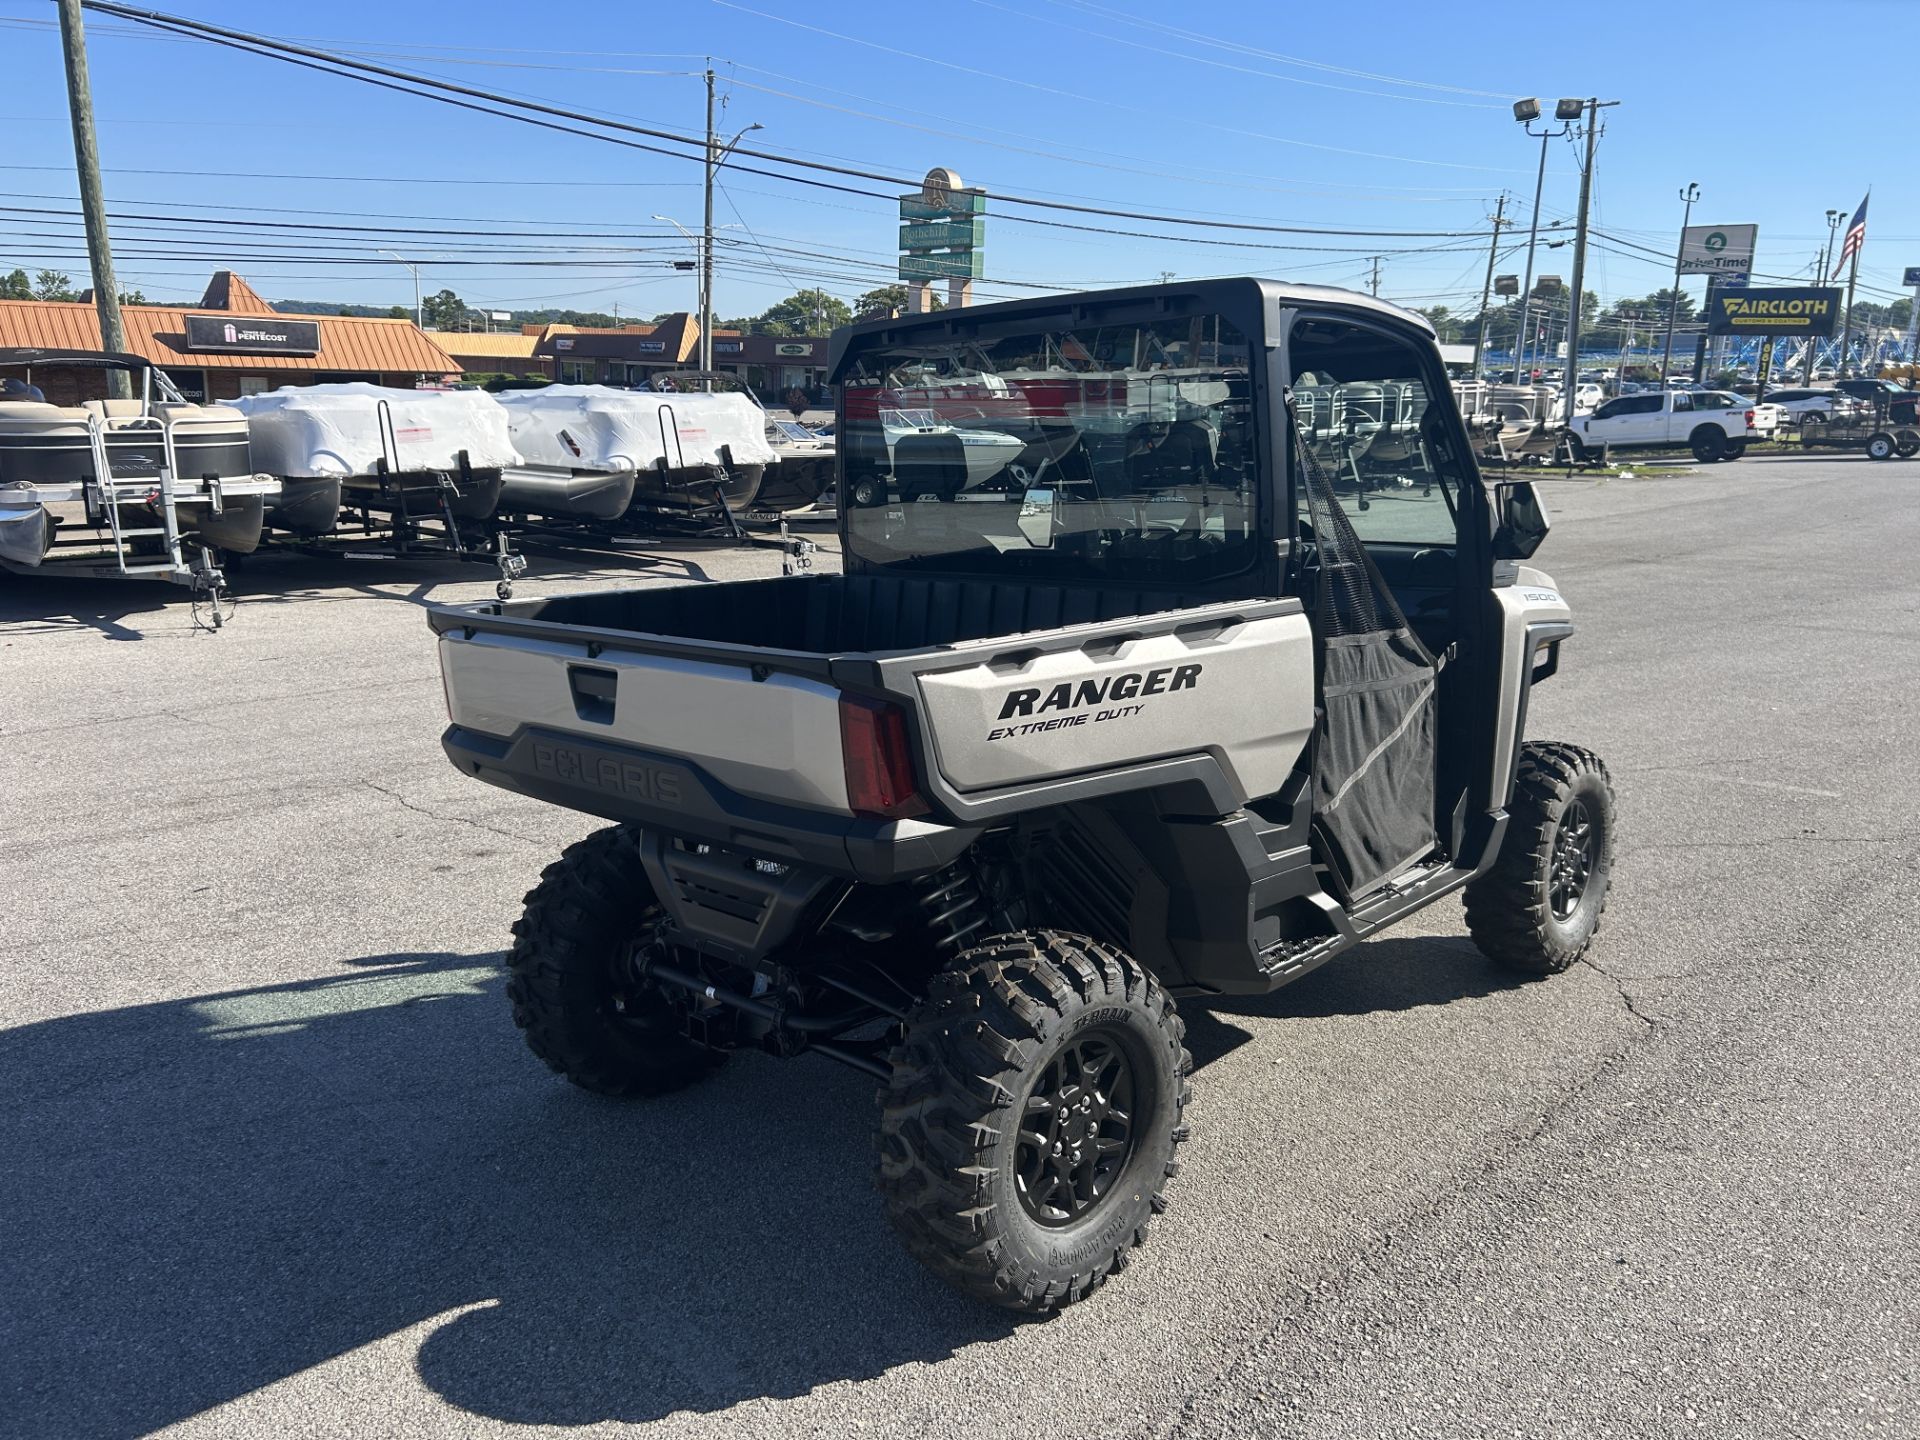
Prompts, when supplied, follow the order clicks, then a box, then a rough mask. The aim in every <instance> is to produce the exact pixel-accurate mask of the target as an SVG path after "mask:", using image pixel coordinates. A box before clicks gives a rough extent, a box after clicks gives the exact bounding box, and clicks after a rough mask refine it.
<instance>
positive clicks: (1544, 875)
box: [1466, 743, 1613, 975]
mask: <svg viewBox="0 0 1920 1440" xmlns="http://www.w3.org/2000/svg"><path fill="white" fill-rule="evenodd" d="M1507 812H1508V816H1509V818H1508V821H1507V834H1506V838H1505V840H1503V841H1502V842H1501V845H1500V856H1499V858H1498V859H1497V860H1495V861H1494V863H1493V868H1492V869H1490V870H1488V871H1487V872H1486V874H1484V875H1482V876H1481V877H1480V878H1479V879H1477V880H1475V881H1474V882H1473V883H1472V884H1471V885H1469V886H1468V887H1467V895H1466V900H1467V931H1468V933H1469V934H1470V935H1472V936H1473V943H1474V944H1475V945H1477V946H1479V947H1480V952H1481V953H1482V954H1483V955H1485V956H1486V957H1487V958H1488V959H1489V960H1492V961H1493V962H1495V963H1496V964H1499V965H1504V966H1506V967H1507V968H1508V969H1510V970H1518V971H1521V972H1522V973H1524V974H1528V975H1554V974H1558V973H1559V972H1560V971H1562V970H1565V969H1566V968H1567V967H1568V966H1570V965H1572V964H1573V963H1574V962H1575V961H1576V960H1578V959H1579V958H1580V957H1581V956H1583V955H1585V954H1586V953H1587V949H1588V947H1589V946H1590V945H1592V943H1593V937H1594V936H1595V935H1596V934H1597V933H1598V932H1599V929H1600V917H1601V915H1602V914H1604V913H1605V911H1606V908H1607V891H1608V888H1609V885H1610V883H1611V881H1612V878H1613V783H1612V781H1611V780H1610V779H1609V778H1608V776H1607V767H1606V766H1605V765H1604V764H1602V763H1601V760H1600V757H1599V756H1598V755H1595V754H1594V753H1593V752H1592V751H1591V750H1583V749H1581V748H1580V747H1578V746H1576V745H1559V744H1552V743H1529V744H1528V745H1526V746H1525V748H1523V749H1522V750H1521V752H1520V773H1519V775H1518V777H1517V778H1516V779H1515V782H1514V787H1513V799H1512V801H1511V802H1510V803H1509V804H1508V806H1507Z"/></svg>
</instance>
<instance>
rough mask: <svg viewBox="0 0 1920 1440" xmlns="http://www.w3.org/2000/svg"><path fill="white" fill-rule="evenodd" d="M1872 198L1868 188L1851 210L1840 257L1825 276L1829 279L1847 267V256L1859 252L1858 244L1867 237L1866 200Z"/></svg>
mask: <svg viewBox="0 0 1920 1440" xmlns="http://www.w3.org/2000/svg"><path fill="white" fill-rule="evenodd" d="M1872 198H1873V192H1872V191H1871V190H1869V191H1868V192H1867V194H1866V196H1865V197H1864V198H1863V199H1862V200H1861V201H1860V208H1859V209H1858V210H1856V211H1854V212H1853V222H1852V223H1851V224H1849V225H1848V226H1847V238H1846V239H1844V240H1842V241H1841V242H1840V258H1839V260H1837V261H1836V262H1835V263H1834V267H1833V274H1832V275H1829V276H1828V277H1827V278H1828V279H1829V280H1831V279H1833V278H1834V277H1835V276H1837V275H1839V273H1840V272H1841V271H1842V270H1844V269H1846V268H1847V260H1848V259H1849V257H1851V256H1854V255H1858V254H1859V253H1860V246H1861V245H1862V244H1863V243H1864V242H1865V240H1866V238H1867V201H1868V200H1871V199H1872Z"/></svg>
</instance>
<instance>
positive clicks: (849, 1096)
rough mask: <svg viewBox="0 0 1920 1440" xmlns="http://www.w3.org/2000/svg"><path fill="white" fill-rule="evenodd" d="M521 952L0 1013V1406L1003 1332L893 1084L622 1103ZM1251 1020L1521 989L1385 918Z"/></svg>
mask: <svg viewBox="0 0 1920 1440" xmlns="http://www.w3.org/2000/svg"><path fill="white" fill-rule="evenodd" d="M498 958H499V957H498V956H496V955H449V954H431V955H429V954H419V955H388V956H378V957H373V958H370V959H368V960H366V961H364V962H361V963H360V965H359V967H358V969H357V970H356V972H355V973H353V974H350V975H347V976H345V977H340V978H331V979H326V980H319V981H312V982H307V983H302V984H294V985H284V986H275V987H268V988H263V989H257V990H249V991H240V992H233V993H228V994H218V995H207V996H199V997H194V998H190V999H184V1000H178V1001H171V1002H167V1003H161V1004H154V1005H143V1006H135V1007H131V1008H126V1009H120V1010H112V1011H106V1012H102V1013H98V1014H83V1015H73V1016H65V1017H61V1018H57V1019H52V1020H46V1021H41V1022H37V1023H33V1024H28V1025H24V1026H20V1027H18V1028H15V1029H10V1030H6V1031H0V1088H3V1089H4V1092H5V1093H6V1094H7V1095H8V1097H9V1100H10V1102H11V1103H10V1104H9V1105H8V1106H7V1107H6V1108H5V1110H4V1112H0V1155H4V1156H5V1157H6V1163H5V1165H4V1166H0V1217H4V1224H0V1276H3V1277H4V1281H3V1282H0V1288H3V1289H4V1293H5V1295H6V1297H7V1299H6V1304H5V1306H4V1308H3V1309H0V1415H5V1416H6V1417H7V1423H6V1426H5V1429H6V1433H7V1434H8V1436H9V1437H43V1436H44V1437H62V1440H64V1437H68V1436H73V1435H89V1436H120V1435H136V1434H144V1433H147V1432H149V1431H151V1430H154V1429H157V1428H159V1427H161V1426H164V1425H167V1424H169V1423H171V1422H174V1421H178V1420H180V1419H183V1418H185V1417H187V1416H190V1415H194V1414H197V1413H199V1412H201V1411H203V1410H206V1409H208V1408H209V1407H211V1406H215V1405H219V1404H221V1403H222V1402H224V1401H228V1400H231V1399H235V1398H237V1397H240V1396H243V1395H246V1394H248V1393H250V1392H252V1391H255V1390H258V1389H260V1388H262V1387H264V1386H268V1385H271V1384H273V1383H274V1382H276V1381H279V1380H282V1379H284V1378H286V1377H288V1376H292V1375H295V1374H297V1373H299V1372H301V1371H304V1370H307V1369H309V1368H310V1367H312V1366H315V1365H318V1364H321V1363H323V1362H325V1361H327V1360H329V1359H331V1358H333V1357H336V1356H340V1355H343V1354H345V1353H347V1352H349V1351H352V1350H355V1349H357V1348H359V1347H362V1346H366V1345H370V1344H374V1343H376V1342H379V1341H382V1340H384V1339H386V1338H387V1337H389V1336H392V1335H395V1334H396V1333H397V1332H400V1331H403V1330H406V1329H408V1328H409V1327H414V1326H426V1327H428V1328H427V1329H426V1331H425V1333H424V1335H423V1336H422V1337H421V1338H420V1339H419V1340H418V1344H419V1350H418V1356H417V1362H416V1363H417V1366H418V1371H419V1374H420V1377H421V1379H422V1380H423V1382H424V1383H425V1384H426V1385H427V1386H428V1387H429V1388H430V1389H432V1390H433V1391H434V1392H436V1393H437V1394H439V1395H440V1396H442V1397H444V1398H445V1399H446V1400H447V1401H449V1402H450V1403H452V1404H454V1405H456V1406H458V1407H460V1408H462V1409H464V1410H466V1411H468V1412H471V1413H475V1414H479V1415H484V1416H489V1417H493V1418H496V1419H501V1420H508V1421H519V1422H526V1423H537V1424H545V1425H569V1426H577V1425H586V1424H590V1423H594V1422H597V1421H607V1420H612V1421H622V1422H628V1423H637V1422H644V1421H649V1420H654V1419H658V1418H662V1417H665V1416H668V1415H672V1414H674V1413H676V1412H679V1411H693V1412H700V1413H712V1412H723V1411H726V1410H728V1409H730V1408H732V1407H734V1406H736V1405H739V1404H742V1403H744V1402H748V1401H752V1400H755V1399H760V1398H769V1397H770V1398H776V1399H778V1398H788V1397H793V1396H799V1395H804V1394H806V1393H808V1392H810V1391H812V1390H814V1389H816V1388H818V1387H820V1386H822V1385H827V1384H831V1383H834V1382H837V1381H847V1380H861V1379H867V1378H871V1377H874V1376H877V1375H880V1374H883V1373H885V1372H887V1371H889V1370H892V1369H894V1368H897V1367H898V1366H901V1365H903V1364H908V1363H912V1362H916V1361H917V1362H923V1363H931V1362H937V1361H939V1360H941V1359H944V1358H946V1357H948V1356H951V1355H952V1354H953V1353H954V1352H956V1351H957V1350H959V1349H961V1348H963V1347H966V1346H969V1345H973V1344H976V1343H980V1342H983V1341H992V1340H994V1339H997V1338H1002V1337H1004V1336H1006V1335H1008V1334H1010V1333H1011V1332H1012V1330H1013V1328H1014V1326H1015V1324H1016V1322H1015V1321H1014V1320H1013V1319H1012V1318H1011V1317H1010V1316H1008V1315H1004V1314H1001V1313H999V1312H995V1311H991V1310H988V1309H984V1308H982V1307H979V1306H977V1305H974V1304H972V1303H970V1302H967V1301H965V1300H962V1299H961V1298H960V1297H959V1296H957V1295H955V1294H953V1293H952V1292H950V1291H948V1290H947V1289H946V1288H945V1287H944V1286H942V1285H941V1284H940V1283H939V1282H937V1281H936V1280H934V1279H933V1278H932V1277H931V1276H930V1275H929V1274H927V1273H926V1272H924V1271H923V1270H921V1269H920V1267H919V1266H918V1265H916V1264H915V1263H914V1262H913V1261H912V1260H910V1259H909V1258H908V1257H907V1255H906V1253H905V1251H904V1250H903V1249H902V1247H901V1246H900V1245H899V1244H898V1243H897V1242H896V1240H895V1238H894V1237H893V1235H892V1233H891V1231H890V1230H889V1229H888V1227H887V1225H886V1223H885V1221H884V1219H883V1217H882V1215H881V1213H880V1207H879V1205H878V1203H877V1202H876V1201H875V1199H874V1197H873V1195H872V1193H871V1190H870V1187H869V1183H868V1176H869V1170H870V1166H871V1156H872V1150H871V1142H870V1138H869V1127H870V1124H871V1119H872V1115H873V1109H872V1084H871V1082H870V1081H869V1080H867V1079H865V1078H864V1077H862V1076H859V1075H856V1074H854V1073H852V1072H850V1071H843V1070H841V1069H838V1068H836V1067H834V1066H832V1065H828V1064H822V1063H817V1062H813V1061H806V1060H803V1061H801V1062H799V1063H798V1066H797V1067H795V1068H787V1067H786V1066H785V1065H784V1064H783V1062H779V1061H774V1060H771V1059H768V1058H766V1057H762V1056H759V1055H742V1056H739V1057H736V1058H735V1059H734V1060H733V1061H732V1062H731V1063H730V1064H729V1065H727V1066H726V1067H725V1068H724V1069H723V1070H722V1071H721V1072H720V1073H719V1074H718V1075H717V1076H715V1077H714V1078H713V1079H711V1080H709V1081H708V1082H706V1083H705V1084H703V1085H700V1086H698V1087H695V1088H694V1089H691V1090H688V1091H685V1092H682V1093H680V1094H678V1095H673V1096H668V1097H665V1098H662V1099H658V1100H653V1101H647V1102H639V1103H631V1104H627V1103H617V1102H612V1101H606V1100H602V1099H599V1098H596V1097H593V1096H589V1095H586V1094H583V1093H582V1092H580V1091H578V1090H575V1089H573V1088H572V1087H570V1086H568V1085H566V1084H565V1083H564V1082H562V1081H560V1080H558V1079H556V1078H555V1077H552V1076H550V1075H548V1074H546V1073H545V1072H544V1071H543V1070H542V1069H541V1068H540V1067H539V1065H538V1064H537V1063H536V1062H535V1061H534V1060H533V1059H532V1057H530V1056H529V1055H528V1054H527V1053H526V1051H525V1049H524V1047H523V1046H522V1044H521V1043H520V1038H519V1035H518V1033H517V1032H516V1031H515V1030H514V1029H513V1027H512V1026H511V1024H509V1023H508V1021H507V1016H506V1005H505V1001H504V998H503V996H502V995H501V993H500V990H501V975H500V971H499V968H498ZM1343 958H1344V959H1345V961H1346V963H1345V964H1344V965H1341V966H1338V967H1329V969H1328V970H1326V971H1324V972H1320V973H1319V974H1316V975H1314V976H1310V977H1308V978H1307V979H1305V980H1303V981H1301V982H1300V983H1299V984H1298V985H1297V986H1294V987H1290V988H1289V989H1288V990H1285V991H1282V992H1280V993H1278V994H1276V995H1274V996H1270V997H1264V998H1262V999H1260V1000H1256V1001H1231V1002H1222V1003H1218V1004H1215V1005H1212V1006H1209V1007H1207V1008H1205V1009H1202V1008H1201V1007H1199V1006H1198V1005H1197V1004H1194V1003H1193V1002H1189V1003H1188V1005H1187V1006H1186V1007H1185V1009H1186V1013H1187V1014H1188V1016H1189V1019H1190V1036H1191V1038H1192V1041H1193V1048H1194V1049H1195V1052H1196V1054H1197V1055H1198V1056H1200V1057H1201V1059H1202V1063H1205V1062H1206V1061H1207V1060H1210V1059H1214V1058H1218V1056H1219V1055H1220V1054H1222V1053H1225V1049H1230V1048H1231V1043H1230V1042H1231V1041H1232V1037H1234V1036H1241V1037H1244V1032H1243V1031H1241V1030H1239V1029H1238V1028H1236V1027H1234V1026H1232V1025H1230V1024H1229V1023H1227V1017H1235V1016H1238V1017H1249V1018H1251V1017H1260V1018H1266V1019H1271V1020H1285V1019H1287V1018H1289V1017H1294V1016H1299V1017H1307V1016H1324V1015H1342V1014H1359V1013H1363V1012H1367V1011H1374V1010H1382V1009H1404V1008H1407V1007H1410V1006H1415V1005H1430V1004H1444V1003H1446V1002H1447V1001H1449V1000H1454V999H1459V998H1462V997H1467V996H1475V995H1482V994H1487V993H1490V992H1491V991H1494V990H1497V989H1499V988H1501V987H1502V986H1503V985H1504V984H1505V983H1506V982H1505V981H1504V980H1503V979H1501V978H1500V977H1498V976H1497V975H1496V974H1495V973H1494V972H1492V971H1491V970H1490V969H1488V968H1486V967H1485V966H1484V963H1483V962H1480V961H1479V960H1478V957H1477V956H1472V955H1471V954H1470V953H1463V948H1462V942H1454V941H1448V940H1387V941H1380V942H1375V943H1374V944H1371V945H1368V946H1365V947H1362V949H1361V950H1360V951H1358V952H1356V953H1355V954H1353V955H1350V956H1347V957H1343Z"/></svg>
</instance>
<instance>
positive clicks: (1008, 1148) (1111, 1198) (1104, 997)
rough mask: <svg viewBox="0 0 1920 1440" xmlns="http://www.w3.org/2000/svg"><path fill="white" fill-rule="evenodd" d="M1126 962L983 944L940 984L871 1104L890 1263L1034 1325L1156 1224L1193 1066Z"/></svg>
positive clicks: (1113, 1266) (1095, 948) (1027, 937)
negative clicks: (931, 1276)
mask: <svg viewBox="0 0 1920 1440" xmlns="http://www.w3.org/2000/svg"><path fill="white" fill-rule="evenodd" d="M1184 1039H1185V1027H1184V1026H1183V1025H1182V1024H1181V1022H1180V1017H1179V1016H1178V1015H1177V1014H1176V1013H1175V1011H1174V1007H1173V1001H1172V1000H1171V999H1169V998H1168V997H1167V994H1166V992H1165V991H1164V990H1162V989H1161V988H1160V986H1159V984H1158V983H1157V982H1156V981H1155V980H1154V979H1153V977H1152V976H1151V975H1149V974H1147V972H1146V971H1145V969H1143V968H1142V967H1141V965H1140V964H1139V962H1138V961H1136V960H1134V959H1133V958H1132V957H1131V956H1128V955H1126V954H1125V953H1123V952H1122V951H1120V950H1117V949H1115V948H1113V947H1112V946H1109V945H1102V944H1099V943H1098V942H1096V941H1093V940H1089V939H1087V938H1086V937H1084V936H1080V935H1069V934H1064V933H1061V932H1058V931H1051V930H1042V931H1034V932H1028V933H1025V934H1013V935H1001V936H997V937H995V938H993V939H991V940H988V941H986V942H985V943H983V944H981V945H979V946H977V947H975V948H973V949H971V950H968V951H965V952H964V953H962V954H961V955H959V956H956V957H955V958H954V960H953V961H952V962H951V963H950V964H949V965H948V966H947V968H946V969H945V970H943V971H942V972H941V973H940V974H939V975H938V976H937V977H936V978H935V980H934V982H933V984H932V986H931V987H930V989H929V991H928V994H927V998H926V999H925V1000H924V1001H923V1002H922V1003H921V1004H920V1005H919V1006H918V1007H917V1008H916V1009H915V1010H914V1012H913V1014H912V1015H911V1016H909V1017H908V1019H907V1022H906V1027H905V1030H904V1032H903V1034H902V1037H901V1040H900V1043H899V1045H898V1046H897V1047H896V1048H895V1050H894V1051H893V1054H892V1057H891V1058H892V1064H893V1078H892V1080H891V1081H890V1082H889V1083H888V1085H887V1087H886V1088H885V1089H884V1090H883V1091H882V1092H881V1094H880V1124H879V1130H878V1134H877V1136H876V1144H877V1147H878V1150H879V1162H878V1166H877V1170H876V1175H875V1183H876V1185H877V1186H878V1188H879V1191H880V1194H881V1196H882V1198H883V1200H884V1202H885V1204H886V1210H887V1218H888V1219H889V1220H890V1221H891V1222H892V1223H893V1226H894V1228H895V1229H896V1230H898V1231H899V1232H900V1235H901V1237H902V1238H903V1239H904V1240H905V1241H906V1245H907V1249H908V1250H909V1252H911V1253H912V1254H913V1256H914V1257H915V1258H916V1259H918V1260H919V1261H920V1262H921V1263H922V1264H924V1265H926V1266H927V1268H928V1269H930V1270H932V1271H933V1272H934V1273H935V1274H936V1275H939V1276H940V1277H941V1278H942V1279H943V1280H945V1281H947V1282H948V1283H949V1284H951V1285H953V1286H954V1287H955V1288H956V1289H958V1290H960V1291H961V1292H962V1293H963V1294H966V1295H970V1296H972V1297H974V1298H975V1299H979V1300H984V1301H986V1302H988V1303H990V1304H994V1305H999V1306H1003V1307H1005V1308H1007V1309H1010V1310H1019V1311H1024V1312H1026V1313H1028V1314H1046V1313H1048V1312H1050V1311H1053V1310H1057V1309H1059V1308H1060V1307H1061V1306H1064V1305H1071V1304H1073V1303H1075V1302H1077V1301H1079V1300H1081V1299H1084V1298H1085V1297H1086V1296H1087V1295H1089V1294H1091V1293H1092V1292H1093V1291H1094V1290H1096V1289H1098V1288H1099V1287H1100V1286H1101V1285H1102V1284H1104V1283H1105V1282H1106V1279H1107V1277H1108V1276H1109V1275H1111V1274H1112V1273H1113V1272H1115V1271H1117V1270H1120V1269H1122V1268H1124V1267H1125V1265H1126V1263H1127V1260H1128V1256H1129V1252H1130V1251H1131V1250H1132V1249H1133V1247H1134V1246H1136V1245H1139V1244H1142V1243H1143V1242H1144V1241H1145V1240H1146V1238H1147V1226H1148V1221H1149V1220H1150V1218H1151V1217H1152V1216H1153V1215H1155V1214H1157V1213H1158V1212H1159V1211H1160V1210H1162V1209H1164V1208H1165V1200H1164V1199H1163V1197H1162V1190H1163V1188H1164V1187H1165V1185H1166V1182H1167V1181H1168V1180H1169V1179H1170V1178H1172V1176H1173V1175H1174V1174H1175V1173H1176V1172H1177V1171H1178V1169H1179V1167H1178V1165H1176V1164H1175V1162H1174V1158H1173V1155H1174V1147H1175V1146H1177V1145H1178V1144H1179V1143H1180V1142H1181V1141H1182V1140H1184V1139H1185V1138H1186V1133H1187V1132H1186V1127H1185V1126H1184V1125H1183V1124H1182V1123H1181V1115H1182V1112H1183V1111H1184V1109H1185V1107H1186V1103H1187V1098H1188V1089H1187V1075H1188V1074H1189V1072H1190V1071H1191V1070H1192V1068H1193V1059H1192V1057H1191V1056H1190V1055H1189V1054H1188V1053H1187V1050H1186V1046H1185V1044H1184Z"/></svg>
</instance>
